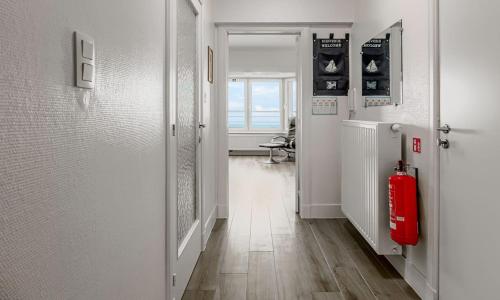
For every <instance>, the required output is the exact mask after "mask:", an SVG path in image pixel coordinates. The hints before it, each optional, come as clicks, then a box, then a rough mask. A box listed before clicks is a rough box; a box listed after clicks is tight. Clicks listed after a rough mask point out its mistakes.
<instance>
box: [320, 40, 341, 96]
mask: <svg viewBox="0 0 500 300" xmlns="http://www.w3.org/2000/svg"><path fill="white" fill-rule="evenodd" d="M313 47H314V48H313V55H314V59H313V69H314V70H313V94H314V96H346V95H347V91H348V90H349V35H348V34H346V37H345V39H335V38H334V37H333V34H330V38H328V39H318V38H317V37H316V34H313Z"/></svg>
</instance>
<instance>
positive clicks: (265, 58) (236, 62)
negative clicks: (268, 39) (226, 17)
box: [229, 47, 297, 73]
mask: <svg viewBox="0 0 500 300" xmlns="http://www.w3.org/2000/svg"><path fill="white" fill-rule="evenodd" d="M296 71H297V53H296V50H295V49H293V48H264V47H260V48H257V47H255V48H229V72H292V73H295V72H296Z"/></svg>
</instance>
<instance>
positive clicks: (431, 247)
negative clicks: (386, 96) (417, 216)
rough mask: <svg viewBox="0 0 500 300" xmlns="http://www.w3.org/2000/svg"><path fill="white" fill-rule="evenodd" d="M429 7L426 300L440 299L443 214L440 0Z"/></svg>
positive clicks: (431, 1) (429, 1)
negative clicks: (441, 190)
mask: <svg viewBox="0 0 500 300" xmlns="http://www.w3.org/2000/svg"><path fill="white" fill-rule="evenodd" d="M428 5H429V97H430V109H429V114H430V116H429V130H430V132H429V141H428V143H429V147H430V155H429V164H430V168H429V169H430V174H429V180H428V186H429V196H430V199H429V205H430V212H431V213H430V216H429V217H428V221H429V224H428V236H429V244H428V251H427V253H428V254H429V256H428V259H427V268H428V270H429V271H428V275H429V278H428V282H429V283H430V284H431V286H430V287H428V288H426V289H425V290H426V295H425V298H426V299H438V298H439V243H440V240H439V230H440V225H439V215H440V212H439V210H440V180H439V178H440V148H439V146H438V144H437V143H436V141H437V139H439V133H438V131H437V128H438V127H439V126H440V122H441V121H440V119H441V118H440V105H441V102H440V59H439V57H440V50H439V0H428Z"/></svg>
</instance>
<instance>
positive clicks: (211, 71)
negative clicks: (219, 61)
mask: <svg viewBox="0 0 500 300" xmlns="http://www.w3.org/2000/svg"><path fill="white" fill-rule="evenodd" d="M208 82H210V83H214V52H213V51H212V48H210V46H208Z"/></svg>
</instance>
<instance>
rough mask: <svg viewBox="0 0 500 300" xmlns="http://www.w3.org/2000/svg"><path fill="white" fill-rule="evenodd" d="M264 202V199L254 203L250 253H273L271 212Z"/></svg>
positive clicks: (256, 200)
mask: <svg viewBox="0 0 500 300" xmlns="http://www.w3.org/2000/svg"><path fill="white" fill-rule="evenodd" d="M264 201H265V198H264ZM262 202H263V201H262V199H255V200H254V201H253V202H252V223H251V229H250V251H273V240H272V238H271V222H270V220H269V212H268V208H267V206H266V204H265V203H262Z"/></svg>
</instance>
